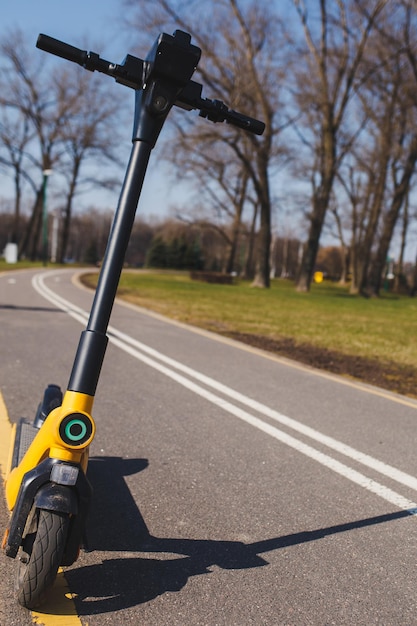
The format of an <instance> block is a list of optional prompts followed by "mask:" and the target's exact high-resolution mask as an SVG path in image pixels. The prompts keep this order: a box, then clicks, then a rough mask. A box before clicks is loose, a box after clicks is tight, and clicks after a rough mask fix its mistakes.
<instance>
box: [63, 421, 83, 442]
mask: <svg viewBox="0 0 417 626" xmlns="http://www.w3.org/2000/svg"><path fill="white" fill-rule="evenodd" d="M86 433H87V426H86V425H85V424H84V422H82V421H81V420H79V419H73V420H71V421H70V422H68V424H67V425H66V426H65V435H66V436H67V438H68V439H69V440H70V441H80V440H81V439H83V438H84V437H85V435H86Z"/></svg>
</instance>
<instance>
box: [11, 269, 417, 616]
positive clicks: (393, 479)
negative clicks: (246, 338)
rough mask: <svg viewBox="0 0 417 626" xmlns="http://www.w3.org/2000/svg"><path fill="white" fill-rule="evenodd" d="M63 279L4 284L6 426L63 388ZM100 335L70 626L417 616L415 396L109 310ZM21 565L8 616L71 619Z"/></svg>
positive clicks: (70, 350) (68, 320) (70, 352)
mask: <svg viewBox="0 0 417 626" xmlns="http://www.w3.org/2000/svg"><path fill="white" fill-rule="evenodd" d="M71 278H72V273H71V272H70V271H48V272H47V274H46V275H42V276H41V275H40V272H39V271H38V272H34V271H20V272H13V273H7V274H3V275H1V276H0V315H1V318H0V319H1V324H0V355H1V358H0V392H1V394H2V395H3V399H4V402H5V404H6V406H7V410H8V413H9V417H10V420H11V421H12V422H13V421H16V420H18V419H19V417H20V416H27V417H32V416H33V415H34V413H35V411H36V407H37V405H38V402H39V401H40V398H41V396H42V393H43V388H44V387H45V386H46V385H47V384H48V383H56V384H59V385H61V387H63V388H64V389H65V387H66V385H67V382H68V378H69V373H70V371H71V366H72V360H73V357H74V353H75V349H76V346H77V344H78V339H79V335H80V332H81V331H82V329H83V326H82V325H81V323H80V322H82V321H83V319H84V317H83V313H82V311H87V310H88V309H89V305H90V302H91V293H90V292H88V291H86V290H85V289H82V288H80V287H79V286H77V285H76V284H74V283H73V282H71ZM45 295H46V296H47V297H48V298H49V299H46V298H45ZM231 297H233V294H232V291H231ZM57 298H58V299H57ZM69 303H70V304H69ZM74 307H75V308H74ZM110 334H111V341H110V343H109V347H108V349H107V353H106V358H105V362H104V366H103V370H102V375H101V379H100V383H99V386H98V390H97V395H96V401H95V405H94V417H95V420H96V424H97V436H96V438H95V440H94V442H93V445H92V449H91V462H90V468H89V472H90V479H91V481H92V483H93V486H94V490H95V491H94V502H93V510H92V514H91V517H90V520H89V524H88V530H87V536H88V544H89V546H88V547H89V551H88V552H82V554H81V556H80V558H79V560H78V561H77V562H76V563H75V564H74V565H73V566H72V567H71V568H68V569H66V571H65V577H66V580H67V583H68V585H69V588H70V591H71V593H72V594H74V597H75V607H76V612H77V613H78V615H79V618H78V623H81V624H83V625H84V626H86V625H87V624H88V626H104V625H110V624H111V625H115V624H117V625H121V626H125V625H127V624H134V625H135V626H136V625H139V624H144V625H146V626H165V625H170V626H174V625H181V626H188V625H192V626H200V625H201V626H203V625H204V626H215V625H219V626H220V625H221V626H223V625H224V626H245V625H257V626H258V625H259V626H260V625H285V626H290V625H296V626H298V625H308V624H313V625H320V626H321V625H330V624H336V625H338V626H341V625H357V626H360V625H366V626H370V625H372V624H382V625H383V626H389V625H393V626H394V625H395V626H398V625H402V626H403V625H404V626H405V625H412V624H413V625H415V624H417V591H416V589H417V572H416V557H417V519H416V515H417V504H414V503H415V502H416V501H417V494H416V490H417V479H416V478H415V476H416V470H417V455H416V451H415V447H416V446H415V442H416V436H415V434H416V427H417V403H416V402H414V401H412V400H410V399H408V398H404V397H402V396H397V395H394V394H389V393H386V392H384V391H382V390H378V389H376V388H373V387H369V386H365V385H357V384H354V383H352V382H350V381H348V380H345V379H342V378H338V377H336V376H331V375H326V374H323V373H321V372H318V371H315V370H313V369H309V368H305V367H302V366H299V365H297V364H295V363H292V362H290V361H286V360H284V359H276V358H273V357H271V355H267V354H263V353H261V352H257V351H254V350H251V349H248V348H247V347H245V346H242V345H240V344H237V343H233V342H226V341H224V340H220V339H219V338H216V337H215V336H213V335H210V334H209V333H203V332H199V331H196V330H193V329H189V328H187V327H185V326H183V325H179V324H175V323H172V322H168V321H166V320H164V319H162V318H160V317H158V316H154V315H149V314H146V313H144V312H142V311H140V310H139V309H135V308H133V307H130V306H126V305H122V304H119V303H116V305H115V308H114V311H113V315H112V319H111V333H110ZM6 520H7V511H6V506H5V503H4V500H2V501H1V509H0V521H1V524H2V526H3V527H4V525H5V524H6ZM14 567H15V564H14V563H13V561H12V560H10V559H8V558H7V557H5V555H4V554H3V553H2V554H1V557H0V576H1V577H2V583H3V584H2V591H1V600H0V623H1V625H2V626H13V625H18V626H26V625H29V624H32V623H33V622H34V621H36V623H48V624H49V623H51V624H53V625H55V624H58V623H59V624H61V623H63V624H67V623H68V624H69V623H70V621H68V622H66V621H65V619H64V621H63V622H61V621H60V622H58V621H55V622H54V621H51V622H49V621H47V620H48V619H52V620H53V619H54V618H53V615H52V617H51V613H52V614H53V612H54V610H53V609H52V608H49V610H48V607H46V609H45V617H44V619H45V622H42V621H39V620H41V618H40V617H39V616H38V617H35V616H33V615H31V613H30V612H28V611H25V610H23V609H21V608H20V607H18V606H17V604H16V602H15V600H14V595H13V593H14V592H13V577H14ZM48 614H49V615H48ZM68 619H69V618H68ZM72 623H73V622H71V624H72Z"/></svg>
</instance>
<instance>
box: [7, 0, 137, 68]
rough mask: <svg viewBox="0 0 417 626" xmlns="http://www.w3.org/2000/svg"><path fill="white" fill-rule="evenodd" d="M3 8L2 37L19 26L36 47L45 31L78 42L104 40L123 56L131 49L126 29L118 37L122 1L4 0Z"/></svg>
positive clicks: (64, 39) (112, 50)
mask: <svg viewBox="0 0 417 626" xmlns="http://www.w3.org/2000/svg"><path fill="white" fill-rule="evenodd" d="M2 9H3V10H2V16H1V23H0V34H1V36H3V35H4V34H5V33H6V32H7V31H8V30H10V29H14V28H16V27H17V28H20V29H21V30H22V31H23V32H24V33H26V34H27V37H28V41H30V40H32V41H33V45H34V46H35V43H36V39H37V36H38V34H39V33H45V34H46V35H51V36H52V37H55V38H56V39H61V40H63V41H66V42H67V43H75V44H76V45H77V44H80V43H81V42H85V41H90V40H91V41H92V42H97V41H100V42H103V43H104V44H105V49H106V52H108V51H110V52H115V53H116V54H117V53H118V52H119V54H121V55H122V58H123V55H124V53H125V52H128V50H124V46H123V36H124V37H126V32H125V33H124V34H123V36H120V35H119V36H118V30H119V29H118V20H119V16H120V15H121V14H122V12H123V8H122V3H121V2H120V0H99V1H98V0H92V1H91V0H84V1H83V0H14V1H10V0H9V2H7V3H6V1H5V0H3V6H2ZM103 51H104V50H101V51H99V50H97V52H103ZM122 58H120V59H119V58H115V59H112V60H115V61H121V60H122Z"/></svg>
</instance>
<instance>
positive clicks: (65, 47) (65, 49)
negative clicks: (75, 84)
mask: <svg viewBox="0 0 417 626" xmlns="http://www.w3.org/2000/svg"><path fill="white" fill-rule="evenodd" d="M36 47H37V48H40V49H41V50H44V51H45V52H50V53H51V54H55V55H56V56H58V57H61V58H62V59H67V60H68V61H72V62H73V63H78V65H82V66H84V65H85V63H86V61H87V58H88V52H87V50H80V48H76V47H75V46H70V45H69V44H68V43H64V42H63V41H59V40H58V39H54V38H53V37H49V35H42V34H40V35H39V37H38V40H37V42H36Z"/></svg>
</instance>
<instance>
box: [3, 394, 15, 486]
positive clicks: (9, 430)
mask: <svg viewBox="0 0 417 626" xmlns="http://www.w3.org/2000/svg"><path fill="white" fill-rule="evenodd" d="M13 431H14V428H13V426H12V424H11V423H10V420H9V416H8V414H7V409H6V405H5V404H4V400H3V396H2V395H1V393H0V467H1V476H2V478H3V481H5V480H6V476H7V472H8V470H9V463H10V448H11V442H12V439H13Z"/></svg>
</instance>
